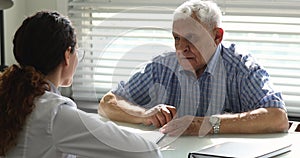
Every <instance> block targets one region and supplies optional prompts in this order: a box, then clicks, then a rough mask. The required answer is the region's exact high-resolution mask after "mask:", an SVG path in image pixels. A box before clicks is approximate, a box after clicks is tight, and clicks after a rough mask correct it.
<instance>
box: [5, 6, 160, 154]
mask: <svg viewBox="0 0 300 158" xmlns="http://www.w3.org/2000/svg"><path fill="white" fill-rule="evenodd" d="M13 45H14V48H13V53H14V56H15V59H16V61H17V62H18V64H14V65H12V66H10V67H8V68H7V69H6V70H5V71H4V72H3V73H2V74H0V109H1V110H0V156H4V157H26V158H27V157H28V158H35V157H36V158H41V157H49V158H54V157H76V155H78V156H83V157H105V158H107V157H160V156H161V153H160V151H159V149H158V148H157V146H156V145H155V144H153V143H150V142H148V141H145V140H144V139H143V138H141V137H139V136H137V135H135V134H132V133H129V132H126V131H122V130H120V129H119V128H117V126H115V124H114V123H111V122H103V121H101V120H99V119H97V118H93V117H91V115H89V114H88V113H85V112H83V111H81V110H79V109H77V108H76V104H75V103H74V102H73V101H72V100H71V99H69V98H66V97H63V96H61V95H60V92H59V91H58V87H60V86H69V85H71V84H72V79H73V75H74V72H75V69H76V67H77V64H78V48H77V40H76V34H75V31H74V28H73V26H72V24H71V22H70V21H69V19H68V18H66V17H64V16H62V15H60V14H59V13H57V12H50V11H41V12H38V13H36V14H35V15H33V16H31V17H28V18H26V19H25V20H24V21H23V23H22V25H21V26H20V28H19V29H18V30H17V32H16V34H15V36H14V40H13Z"/></svg>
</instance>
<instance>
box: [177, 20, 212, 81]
mask: <svg viewBox="0 0 300 158" xmlns="http://www.w3.org/2000/svg"><path fill="white" fill-rule="evenodd" d="M172 31H173V37H174V40H175V48H176V54H177V58H178V61H179V64H180V65H181V66H182V67H183V68H184V69H185V70H189V71H192V72H194V73H195V74H196V75H197V76H198V75H199V74H198V72H199V71H200V72H203V71H204V69H205V68H206V65H207V63H208V61H209V60H210V58H211V56H212V55H213V54H214V52H215V50H216V43H215V41H214V40H213V38H212V33H209V32H208V31H207V29H206V28H205V27H204V26H203V25H202V24H201V22H199V21H196V20H195V19H194V18H191V17H186V18H182V19H178V20H175V21H174V22H173V30H172Z"/></svg>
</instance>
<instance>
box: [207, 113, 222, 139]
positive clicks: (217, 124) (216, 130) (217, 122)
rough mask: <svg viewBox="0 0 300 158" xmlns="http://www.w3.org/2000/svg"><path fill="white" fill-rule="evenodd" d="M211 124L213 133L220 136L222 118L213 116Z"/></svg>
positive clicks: (210, 120)
mask: <svg viewBox="0 0 300 158" xmlns="http://www.w3.org/2000/svg"><path fill="white" fill-rule="evenodd" d="M209 122H210V124H211V126H212V127H213V133H214V134H218V133H219V132H220V124H221V118H219V117H218V116H215V115H212V116H210V118H209Z"/></svg>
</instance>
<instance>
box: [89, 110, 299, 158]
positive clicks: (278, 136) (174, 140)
mask: <svg viewBox="0 0 300 158" xmlns="http://www.w3.org/2000/svg"><path fill="white" fill-rule="evenodd" d="M92 115H94V116H95V117H98V118H99V119H101V120H103V121H108V120H107V119H105V118H103V117H100V116H98V114H92ZM115 123H116V124H117V125H119V126H123V127H124V126H125V127H126V128H132V130H133V131H134V130H143V131H149V130H154V129H155V128H154V127H147V126H144V125H136V124H129V123H120V122H115ZM226 141H244V142H260V141H288V142H292V146H291V151H290V152H288V153H285V154H282V155H279V156H277V157H279V158H299V157H300V132H294V130H293V131H290V132H288V133H275V134H218V135H207V136H205V137H197V136H181V137H168V136H167V137H165V138H164V139H163V140H162V141H161V142H159V144H158V145H159V146H160V148H161V152H162V154H163V156H164V158H187V157H188V153H189V152H192V151H197V150H200V149H202V148H204V147H207V146H209V145H213V144H218V143H222V142H226ZM232 151H234V149H232ZM249 152H251V150H249Z"/></svg>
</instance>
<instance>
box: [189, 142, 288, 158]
mask: <svg viewBox="0 0 300 158" xmlns="http://www.w3.org/2000/svg"><path fill="white" fill-rule="evenodd" d="M291 145H292V144H291V143H288V142H272V141H267V142H263V141H260V142H224V143H220V144H216V145H212V146H208V147H206V148H203V149H201V150H199V151H195V152H191V153H189V155H188V157H189V158H212V157H215V158H217V157H238V158H269V157H274V156H277V155H280V154H283V153H286V152H289V151H290V150H291V149H290V147H291Z"/></svg>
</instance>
